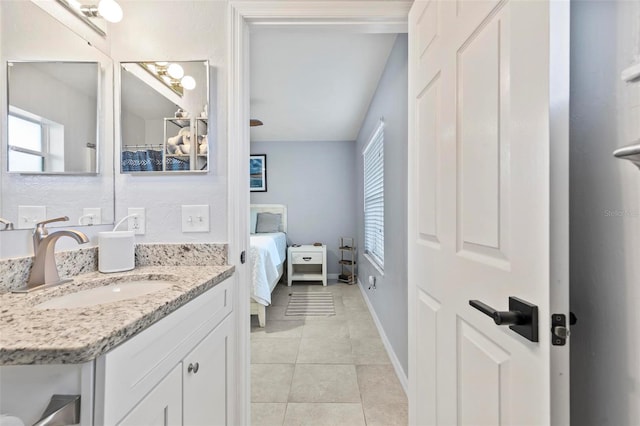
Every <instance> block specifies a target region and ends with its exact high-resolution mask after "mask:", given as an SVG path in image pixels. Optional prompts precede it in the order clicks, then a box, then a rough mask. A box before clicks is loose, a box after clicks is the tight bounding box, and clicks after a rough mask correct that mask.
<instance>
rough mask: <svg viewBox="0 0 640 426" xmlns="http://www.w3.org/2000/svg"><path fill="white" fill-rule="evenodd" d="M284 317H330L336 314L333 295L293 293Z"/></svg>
mask: <svg viewBox="0 0 640 426" xmlns="http://www.w3.org/2000/svg"><path fill="white" fill-rule="evenodd" d="M284 314H285V316H290V317H291V316H331V315H335V314H336V307H335V305H334V303H333V293H330V292H308V293H301V292H293V293H291V297H290V298H289V304H288V305H287V310H286V311H285V313H284Z"/></svg>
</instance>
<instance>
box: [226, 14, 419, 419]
mask: <svg viewBox="0 0 640 426" xmlns="http://www.w3.org/2000/svg"><path fill="white" fill-rule="evenodd" d="M410 5H411V4H410V3H408V2H375V3H374V4H367V7H366V8H364V7H363V5H361V4H358V5H356V4H353V3H345V4H337V3H331V4H326V5H321V4H317V3H314V4H309V3H287V4H277V5H274V4H272V5H269V6H265V5H255V4H243V3H242V2H238V3H231V4H230V34H231V35H232V36H231V43H230V53H231V56H230V75H229V107H230V116H229V139H230V140H233V141H236V143H233V144H229V161H230V163H229V169H230V173H229V180H230V182H229V188H230V194H229V239H230V247H229V256H230V259H236V258H240V254H241V253H242V252H245V253H246V251H247V250H248V248H249V242H248V233H247V229H248V226H249V221H250V219H249V214H248V212H249V204H250V199H249V191H248V180H247V179H246V178H245V177H246V176H247V174H248V172H249V170H248V162H247V158H248V157H249V155H250V153H251V152H250V146H249V140H250V137H249V136H250V135H249V127H248V126H246V123H248V122H249V119H250V118H251V117H250V112H249V69H248V53H249V30H250V26H263V25H264V26H291V25H300V26H305V25H314V26H315V27H316V28H320V27H324V28H335V27H336V26H337V27H339V28H340V29H341V30H346V29H349V28H351V29H352V30H358V31H363V30H365V29H366V30H367V31H372V32H392V33H400V32H405V31H406V22H407V14H408V10H409V8H410ZM237 212H247V214H240V215H238V214H237ZM236 256H237V257H236ZM236 271H237V273H236V275H237V277H236V279H238V280H239V283H241V285H239V286H238V290H239V291H238V297H237V301H236V304H235V309H236V318H237V319H238V330H239V331H238V333H239V334H238V339H237V354H238V356H237V379H238V380H237V383H238V398H237V400H238V401H239V404H238V406H237V407H236V408H237V423H239V424H248V423H249V421H248V417H249V401H250V386H249V374H248V373H249V361H250V358H249V354H250V348H249V344H250V341H249V318H250V316H249V305H248V303H247V301H248V300H249V297H250V294H249V288H248V284H247V283H249V282H250V281H249V280H250V278H249V271H248V267H247V266H246V264H245V265H239V267H238V268H237V269H236Z"/></svg>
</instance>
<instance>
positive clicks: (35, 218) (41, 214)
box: [17, 206, 47, 229]
mask: <svg viewBox="0 0 640 426" xmlns="http://www.w3.org/2000/svg"><path fill="white" fill-rule="evenodd" d="M43 220H47V207H46V206H18V224H17V225H18V226H17V227H18V229H31V228H34V227H35V226H36V223H38V222H42V221H43Z"/></svg>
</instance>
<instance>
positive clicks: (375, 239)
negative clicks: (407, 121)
mask: <svg viewBox="0 0 640 426" xmlns="http://www.w3.org/2000/svg"><path fill="white" fill-rule="evenodd" d="M362 155H363V157H364V251H365V253H366V254H368V255H369V257H370V258H371V259H372V260H373V261H374V262H375V263H376V264H377V265H378V266H379V267H380V268H384V123H383V122H382V121H381V122H380V123H379V124H378V126H377V127H376V129H375V131H374V132H373V134H372V135H371V138H370V139H369V142H368V143H367V145H366V147H365V149H364V151H363V152H362Z"/></svg>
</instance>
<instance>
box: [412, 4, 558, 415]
mask: <svg viewBox="0 0 640 426" xmlns="http://www.w3.org/2000/svg"><path fill="white" fill-rule="evenodd" d="M568 12H569V3H568V1H561V0H554V1H548V0H529V1H527V0H503V1H497V0H496V1H481V0H476V1H465V0H457V1H456V0H429V1H423V0H416V1H415V3H414V5H413V7H412V9H411V12H410V14H409V40H410V42H409V103H410V105H409V222H408V244H409V247H408V252H409V358H410V359H409V381H410V387H409V399H410V424H412V425H455V424H458V425H547V424H566V423H568V412H569V394H568V380H569V370H568V367H569V365H568V344H566V345H564V346H555V345H552V334H551V315H552V314H553V313H560V314H564V315H568V272H567V263H568V246H567V244H568V223H567V215H568V212H567V208H566V206H567V200H568V186H567V185H568V178H567V176H568V162H567V161H566V159H567V156H566V150H567V148H568V131H567V126H568V114H567V112H568V87H569V86H568V84H569V81H568V76H569V75H568V54H569V50H568V47H569V46H568V29H569V13H568ZM510 297H515V298H518V299H520V300H524V301H526V302H529V303H530V304H532V305H535V306H537V309H538V314H537V316H538V325H537V327H535V326H531V327H527V326H526V325H522V323H526V322H528V321H530V320H531V316H532V315H533V314H530V313H528V311H527V310H526V309H525V307H521V306H518V307H513V306H512V311H513V314H512V315H511V316H509V314H506V313H504V312H503V313H502V314H495V315H492V312H491V308H494V309H495V310H496V311H509V298H510ZM471 300H477V301H480V302H482V303H483V304H484V305H478V306H479V307H480V308H483V309H484V310H485V312H481V310H479V309H475V308H474V307H472V306H470V303H469V301H471ZM516 311H517V312H516ZM494 320H495V322H494ZM510 320H512V321H514V322H516V323H517V324H520V325H516V326H515V327H513V328H516V329H521V330H524V333H523V334H525V335H526V334H527V332H531V331H532V330H535V331H537V334H538V336H537V338H536V337H535V336H531V335H530V336H529V338H527V337H524V336H522V335H520V334H518V333H516V331H514V330H513V329H512V328H511V327H509V325H508V323H509V321H510ZM500 321H502V322H503V323H507V325H497V324H496V322H500ZM560 331H561V330H558V331H557V332H558V333H560ZM536 340H537V341H536Z"/></svg>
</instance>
